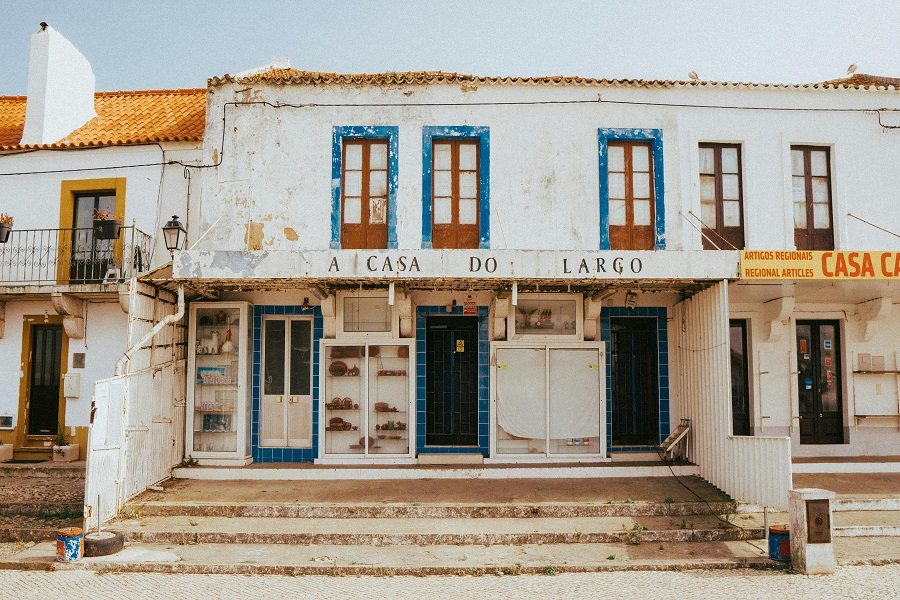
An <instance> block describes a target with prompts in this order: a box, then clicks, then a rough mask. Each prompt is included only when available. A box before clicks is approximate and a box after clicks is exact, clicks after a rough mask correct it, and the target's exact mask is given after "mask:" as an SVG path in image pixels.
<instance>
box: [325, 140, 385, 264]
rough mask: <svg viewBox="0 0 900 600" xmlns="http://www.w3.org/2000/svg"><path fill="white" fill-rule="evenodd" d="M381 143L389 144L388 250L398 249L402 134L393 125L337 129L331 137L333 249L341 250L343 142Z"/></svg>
mask: <svg viewBox="0 0 900 600" xmlns="http://www.w3.org/2000/svg"><path fill="white" fill-rule="evenodd" d="M361 139H382V140H387V142H388V223H387V229H388V240H387V247H388V249H396V248H397V172H398V160H397V157H398V150H399V146H400V142H399V140H400V130H399V128H398V127H397V126H394V125H346V126H335V127H334V128H333V129H332V133H331V249H332V250H340V248H341V185H342V181H343V176H342V175H343V160H344V152H343V146H344V140H361Z"/></svg>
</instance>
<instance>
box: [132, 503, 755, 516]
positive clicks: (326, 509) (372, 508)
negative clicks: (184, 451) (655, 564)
mask: <svg viewBox="0 0 900 600" xmlns="http://www.w3.org/2000/svg"><path fill="white" fill-rule="evenodd" d="M738 510H739V509H738V507H737V505H736V504H734V503H732V502H710V503H708V504H707V503H704V502H669V503H666V502H633V501H627V502H607V503H593V502H542V503H516V504H509V503H428V502H426V503H412V504H405V503H352V502H351V503H337V502H329V503H314V502H211V501H207V502H190V501H175V502H167V501H145V502H140V501H138V502H131V503H129V504H128V505H127V506H126V507H125V509H124V510H123V514H124V515H133V516H137V517H150V516H178V515H181V516H192V517H266V518H290V519H297V518H300V519H364V518H369V519H372V518H379V519H382V518H413V519H420V518H432V519H452V518H505V519H530V518H572V517H616V516H618V517H641V516H688V515H709V514H721V515H731V514H734V513H735V512H737V511H738Z"/></svg>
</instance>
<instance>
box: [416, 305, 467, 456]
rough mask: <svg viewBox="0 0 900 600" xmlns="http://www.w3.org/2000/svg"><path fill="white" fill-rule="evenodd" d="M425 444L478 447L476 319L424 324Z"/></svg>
mask: <svg viewBox="0 0 900 600" xmlns="http://www.w3.org/2000/svg"><path fill="white" fill-rule="evenodd" d="M425 379H426V382H425V444H426V445H427V446H477V445H478V317H443V316H431V317H428V320H427V321H426V324H425Z"/></svg>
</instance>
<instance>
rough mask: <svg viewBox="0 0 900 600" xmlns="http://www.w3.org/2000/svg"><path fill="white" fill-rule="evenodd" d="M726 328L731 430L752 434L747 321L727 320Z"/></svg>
mask: <svg viewBox="0 0 900 600" xmlns="http://www.w3.org/2000/svg"><path fill="white" fill-rule="evenodd" d="M728 329H729V338H730V341H731V344H730V345H731V352H730V354H731V431H732V434H733V435H752V431H751V429H750V382H749V372H750V370H749V366H750V365H749V361H748V356H747V321H729V322H728Z"/></svg>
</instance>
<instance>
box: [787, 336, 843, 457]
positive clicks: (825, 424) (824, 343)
mask: <svg viewBox="0 0 900 600" xmlns="http://www.w3.org/2000/svg"><path fill="white" fill-rule="evenodd" d="M797 389H798V390H799V398H800V443H801V444H843V443H844V419H843V410H842V405H843V402H842V398H841V389H842V387H841V341H840V331H839V326H838V322H837V321H797Z"/></svg>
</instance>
